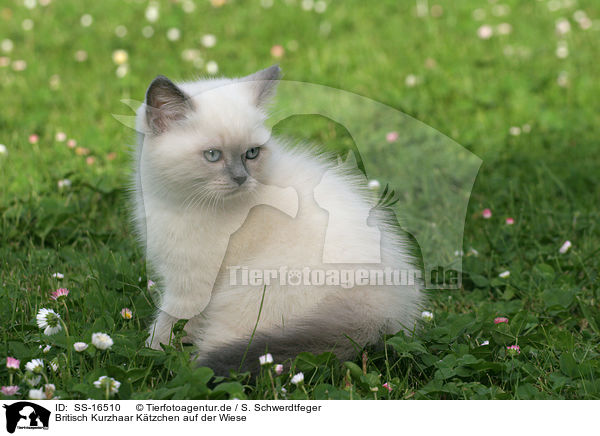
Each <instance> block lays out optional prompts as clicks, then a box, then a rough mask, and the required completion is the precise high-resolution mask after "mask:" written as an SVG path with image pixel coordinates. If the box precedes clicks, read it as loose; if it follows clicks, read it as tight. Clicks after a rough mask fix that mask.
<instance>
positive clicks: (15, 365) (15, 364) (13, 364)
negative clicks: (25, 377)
mask: <svg viewBox="0 0 600 436" xmlns="http://www.w3.org/2000/svg"><path fill="white" fill-rule="evenodd" d="M20 365H21V361H20V360H18V359H15V358H14V357H7V358H6V367H7V368H8V369H19V366H20Z"/></svg>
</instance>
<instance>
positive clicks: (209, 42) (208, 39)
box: [200, 33, 217, 48]
mask: <svg viewBox="0 0 600 436" xmlns="http://www.w3.org/2000/svg"><path fill="white" fill-rule="evenodd" d="M200 42H201V43H202V45H203V46H204V47H206V48H211V47H214V46H215V45H216V44H217V37H216V36H215V35H212V34H210V33H207V34H206V35H203V36H202V39H201V40H200Z"/></svg>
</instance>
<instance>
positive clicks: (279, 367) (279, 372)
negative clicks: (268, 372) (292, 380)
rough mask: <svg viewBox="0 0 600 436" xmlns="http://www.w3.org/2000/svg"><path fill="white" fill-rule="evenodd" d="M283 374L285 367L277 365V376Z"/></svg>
mask: <svg viewBox="0 0 600 436" xmlns="http://www.w3.org/2000/svg"><path fill="white" fill-rule="evenodd" d="M282 372H283V365H282V364H280V363H279V364H277V365H275V374H277V375H281V373H282Z"/></svg>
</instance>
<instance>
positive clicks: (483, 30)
mask: <svg viewBox="0 0 600 436" xmlns="http://www.w3.org/2000/svg"><path fill="white" fill-rule="evenodd" d="M493 34H494V29H492V26H490V25H488V24H484V25H483V26H481V27H479V29H477V36H478V37H479V38H481V39H490V38H491V37H492V35H493Z"/></svg>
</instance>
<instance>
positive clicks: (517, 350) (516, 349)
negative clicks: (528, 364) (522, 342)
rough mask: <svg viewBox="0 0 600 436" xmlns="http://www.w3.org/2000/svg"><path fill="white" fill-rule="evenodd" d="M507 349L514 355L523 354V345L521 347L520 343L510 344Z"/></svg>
mask: <svg viewBox="0 0 600 436" xmlns="http://www.w3.org/2000/svg"><path fill="white" fill-rule="evenodd" d="M506 350H507V351H508V353H509V354H512V355H515V354H521V347H519V346H518V345H509V346H508V347H506Z"/></svg>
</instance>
